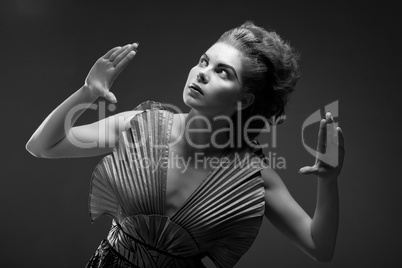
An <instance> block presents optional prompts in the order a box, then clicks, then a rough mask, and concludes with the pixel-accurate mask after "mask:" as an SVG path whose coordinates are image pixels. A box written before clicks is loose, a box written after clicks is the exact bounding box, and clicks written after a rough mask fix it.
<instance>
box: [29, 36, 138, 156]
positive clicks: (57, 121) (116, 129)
mask: <svg viewBox="0 0 402 268" xmlns="http://www.w3.org/2000/svg"><path fill="white" fill-rule="evenodd" d="M136 48H137V44H133V45H126V46H124V47H116V48H113V49H111V50H110V51H109V52H107V53H106V54H105V55H104V56H103V57H101V58H100V59H99V60H98V61H97V62H96V63H95V65H94V66H93V67H92V69H91V71H90V72H89V74H88V76H87V78H86V80H85V85H84V86H83V87H81V88H80V89H79V90H77V91H76V92H75V93H74V94H72V95H71V96H70V97H69V98H68V99H66V100H65V101H64V102H63V103H61V104H60V105H59V106H58V107H57V108H56V109H55V110H54V111H53V112H52V113H50V114H49V116H48V117H47V118H46V119H45V120H44V121H43V122H42V124H41V125H40V126H39V128H38V129H37V130H36V131H35V133H34V134H33V135H32V137H31V138H30V140H29V141H28V143H27V144H26V149H27V150H28V151H29V152H30V153H31V154H33V155H34V156H37V157H46V158H60V157H85V156H93V155H99V154H105V153H108V152H110V151H111V150H112V149H113V146H114V145H115V142H116V138H118V134H119V133H120V132H121V131H122V130H124V129H125V127H126V126H127V120H129V119H130V117H132V116H133V115H134V114H135V113H136V112H134V111H131V112H126V113H121V114H118V115H115V116H111V117H109V118H106V119H103V120H100V121H98V122H95V123H93V124H88V125H84V126H77V127H73V125H74V123H75V121H76V120H77V119H78V118H79V116H80V115H81V114H82V113H83V112H84V111H85V109H87V108H88V107H90V106H91V104H92V102H94V101H95V100H96V99H97V98H98V97H100V96H101V97H105V98H106V99H108V100H109V101H111V102H116V97H115V96H114V94H113V93H112V92H110V90H109V89H110V88H111V86H112V84H113V81H114V79H115V78H116V77H117V76H118V74H119V73H120V72H121V71H122V70H123V69H124V68H125V67H126V66H127V64H128V63H129V62H130V61H131V60H132V58H133V57H134V55H135V52H136V51H135V49H136Z"/></svg>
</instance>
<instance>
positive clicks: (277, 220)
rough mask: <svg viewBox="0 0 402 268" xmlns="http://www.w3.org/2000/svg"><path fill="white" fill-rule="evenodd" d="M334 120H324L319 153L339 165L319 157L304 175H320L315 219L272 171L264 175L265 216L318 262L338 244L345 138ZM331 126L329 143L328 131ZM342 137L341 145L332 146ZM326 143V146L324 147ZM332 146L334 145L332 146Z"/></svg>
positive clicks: (327, 257)
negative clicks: (340, 187) (340, 182)
mask: <svg viewBox="0 0 402 268" xmlns="http://www.w3.org/2000/svg"><path fill="white" fill-rule="evenodd" d="M332 123H333V119H332V117H331V115H330V114H329V115H327V118H326V119H323V121H322V122H321V126H320V132H319V143H318V147H319V151H320V152H323V151H325V148H326V150H327V153H330V154H334V155H336V157H339V162H338V165H336V166H335V167H332V166H330V165H328V164H325V163H323V162H322V161H321V160H322V159H321V158H320V157H318V156H317V159H316V163H315V165H314V166H312V167H304V168H302V169H301V170H300V172H301V173H302V174H315V175H317V177H318V178H317V180H318V187H317V201H316V209H315V212H314V216H313V218H311V217H310V216H309V215H308V214H307V213H306V212H305V211H304V210H303V209H302V208H301V207H300V206H299V204H298V203H297V202H296V201H295V200H294V199H293V197H292V196H291V195H290V193H289V191H288V190H287V188H286V186H285V185H284V183H283V182H282V180H281V178H280V177H279V176H278V174H277V173H276V172H275V171H273V170H272V169H265V170H263V171H262V178H263V180H264V184H265V204H266V209H265V215H266V217H267V218H268V219H269V220H270V221H271V222H272V224H273V225H274V226H275V227H277V228H278V229H279V230H280V231H281V232H282V233H283V234H285V235H286V236H287V237H288V238H289V239H290V240H292V241H293V242H294V243H295V244H296V245H297V246H298V247H299V248H301V249H302V250H303V251H304V252H306V253H307V254H308V255H310V256H311V257H312V258H314V259H316V260H318V261H330V260H331V259H332V257H333V253H334V250H335V244H336V236H337V231H338V219H339V198H338V184H337V178H338V176H339V173H340V171H341V169H342V164H343V156H344V153H343V152H344V151H343V136H342V132H341V130H340V128H336V127H334V126H332ZM327 125H328V126H329V127H328V129H330V132H328V134H329V135H332V136H331V137H330V139H326V138H327V135H326V134H327V132H326V131H325V129H326V127H327ZM338 135H339V148H340V151H339V155H338V153H337V152H338V150H336V152H335V148H336V149H338V144H337V143H336V144H335V143H333V141H335V140H336V141H337V139H333V138H334V137H336V138H337V137H338ZM325 141H326V143H327V144H325ZM331 143H332V144H331Z"/></svg>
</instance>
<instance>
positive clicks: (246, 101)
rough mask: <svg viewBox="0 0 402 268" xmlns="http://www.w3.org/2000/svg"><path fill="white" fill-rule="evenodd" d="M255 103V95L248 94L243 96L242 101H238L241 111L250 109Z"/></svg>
mask: <svg viewBox="0 0 402 268" xmlns="http://www.w3.org/2000/svg"><path fill="white" fill-rule="evenodd" d="M253 102H254V94H252V93H246V94H243V95H242V96H241V97H240V99H239V100H238V103H239V104H240V109H241V110H244V109H246V108H247V107H249V106H250V105H251V104H253Z"/></svg>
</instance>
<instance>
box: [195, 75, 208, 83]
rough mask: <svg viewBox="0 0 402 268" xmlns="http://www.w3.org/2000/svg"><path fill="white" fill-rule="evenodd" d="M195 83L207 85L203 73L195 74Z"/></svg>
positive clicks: (206, 79)
mask: <svg viewBox="0 0 402 268" xmlns="http://www.w3.org/2000/svg"><path fill="white" fill-rule="evenodd" d="M197 81H198V82H201V83H204V84H206V83H208V78H207V76H206V75H205V73H204V72H199V73H198V74H197Z"/></svg>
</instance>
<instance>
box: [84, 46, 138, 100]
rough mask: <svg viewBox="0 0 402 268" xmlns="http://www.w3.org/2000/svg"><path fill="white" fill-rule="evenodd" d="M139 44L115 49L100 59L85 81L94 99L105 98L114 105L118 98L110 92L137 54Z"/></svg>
mask: <svg viewBox="0 0 402 268" xmlns="http://www.w3.org/2000/svg"><path fill="white" fill-rule="evenodd" d="M137 48H138V43H134V44H129V45H125V46H123V47H115V48H112V49H111V50H109V51H108V52H107V53H106V54H105V55H104V56H103V57H101V58H99V59H98V60H97V61H96V62H95V64H94V66H92V68H91V70H90V71H89V74H88V76H87V78H86V79H85V86H86V87H87V88H88V90H90V93H91V95H92V96H93V97H104V98H106V99H107V100H109V101H110V102H112V103H115V102H117V99H116V96H115V95H114V94H113V93H112V92H111V91H110V88H111V87H112V85H113V82H114V80H115V79H116V77H117V76H118V75H119V73H120V72H121V71H122V70H123V69H124V68H125V67H126V66H127V64H128V63H129V62H130V61H131V60H132V59H133V58H134V56H135V54H136V53H137Z"/></svg>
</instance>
